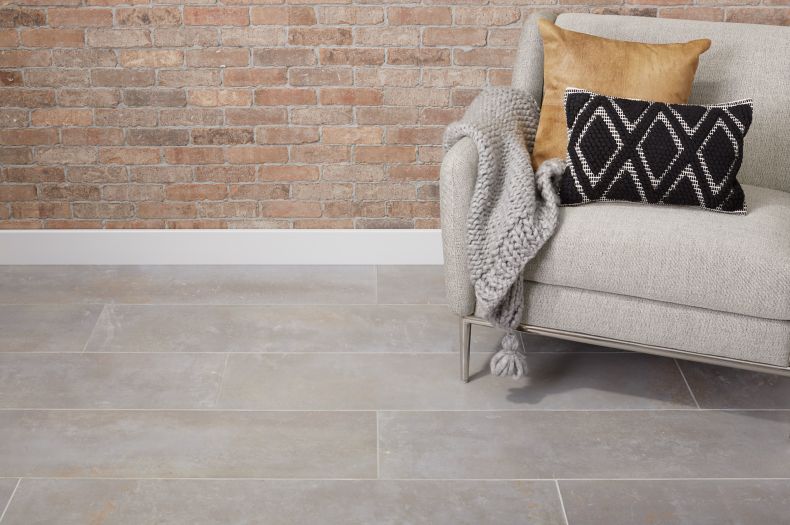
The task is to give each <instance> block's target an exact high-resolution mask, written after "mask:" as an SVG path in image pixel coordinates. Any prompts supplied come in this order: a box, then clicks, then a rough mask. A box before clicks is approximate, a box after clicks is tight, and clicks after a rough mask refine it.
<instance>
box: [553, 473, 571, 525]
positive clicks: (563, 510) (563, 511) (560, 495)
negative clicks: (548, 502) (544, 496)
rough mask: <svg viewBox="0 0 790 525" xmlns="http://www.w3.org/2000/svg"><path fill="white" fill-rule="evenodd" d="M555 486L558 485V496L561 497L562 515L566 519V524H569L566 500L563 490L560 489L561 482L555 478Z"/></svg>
mask: <svg viewBox="0 0 790 525" xmlns="http://www.w3.org/2000/svg"><path fill="white" fill-rule="evenodd" d="M554 486H556V487H557V496H559V498H560V508H561V509H562V517H563V519H564V520H565V525H569V523H568V514H567V513H566V512H565V502H564V501H562V491H561V490H560V482H559V480H556V479H555V480H554Z"/></svg>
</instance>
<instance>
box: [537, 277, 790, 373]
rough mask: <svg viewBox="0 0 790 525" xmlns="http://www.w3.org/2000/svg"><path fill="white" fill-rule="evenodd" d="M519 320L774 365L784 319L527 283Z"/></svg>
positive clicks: (782, 360) (784, 342)
mask: <svg viewBox="0 0 790 525" xmlns="http://www.w3.org/2000/svg"><path fill="white" fill-rule="evenodd" d="M525 294H526V300H525V302H526V308H525V315H524V324H530V325H534V326H541V327H545V328H555V329H559V330H568V331H572V332H579V333H583V334H590V335H597V336H601V337H608V338H611V339H620V340H622V341H629V342H633V343H642V344H648V345H654V346H661V347H665V348H672V349H675V350H685V351H688V352H700V350H704V352H702V353H704V354H705V355H713V356H722V357H730V358H734V359H742V360H745V361H752V362H755V363H765V364H770V365H777V366H785V367H786V366H788V364H790V322H788V321H776V320H770V319H760V318H757V317H750V316H745V315H738V314H732V313H726V312H716V311H713V310H706V309H704V308H694V307H691V306H683V305H677V304H671V303H662V302H660V301H650V300H647V299H639V298H636V297H626V296H623V295H615V294H609V293H604V292H593V291H590V290H580V289H578V288H568V287H563V286H552V285H547V284H539V283H531V282H528V283H527V286H526V290H525Z"/></svg>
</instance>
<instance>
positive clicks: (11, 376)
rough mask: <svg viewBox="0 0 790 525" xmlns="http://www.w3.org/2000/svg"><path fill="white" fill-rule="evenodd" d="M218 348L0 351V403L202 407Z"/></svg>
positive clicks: (208, 397)
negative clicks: (193, 350)
mask: <svg viewBox="0 0 790 525" xmlns="http://www.w3.org/2000/svg"><path fill="white" fill-rule="evenodd" d="M224 366H225V356H223V355H221V354H150V355H144V354H0V408H157V409H173V408H208V407H212V406H214V403H215V401H216V398H217V394H218V393H219V385H220V379H221V377H222V370H223V368H224Z"/></svg>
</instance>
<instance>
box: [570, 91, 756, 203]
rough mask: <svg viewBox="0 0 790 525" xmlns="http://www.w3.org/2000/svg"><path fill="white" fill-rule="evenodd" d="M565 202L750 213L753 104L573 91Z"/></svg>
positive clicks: (744, 101)
mask: <svg viewBox="0 0 790 525" xmlns="http://www.w3.org/2000/svg"><path fill="white" fill-rule="evenodd" d="M565 114H566V117H567V122H568V166H567V168H566V169H565V173H564V174H563V178H562V184H561V185H560V198H561V199H562V203H563V204H564V205H575V204H585V203H588V202H594V201H631V202H642V203H645V204H676V205H683V206H696V207H701V208H706V209H710V210H715V211H720V212H726V213H746V207H745V204H744V195H743V189H742V188H741V185H740V184H739V183H738V179H737V175H738V170H739V169H740V167H741V163H742V162H743V140H744V137H745V136H746V134H747V133H748V131H749V126H750V125H751V123H752V102H751V100H741V101H738V102H729V103H725V104H715V105H711V106H702V105H694V104H664V103H663V102H647V101H643V100H633V99H627V98H617V97H607V96H605V95H601V94H598V93H592V92H590V91H586V90H582V89H576V88H569V89H568V90H566V91H565Z"/></svg>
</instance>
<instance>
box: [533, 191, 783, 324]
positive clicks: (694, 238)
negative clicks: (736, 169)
mask: <svg viewBox="0 0 790 525" xmlns="http://www.w3.org/2000/svg"><path fill="white" fill-rule="evenodd" d="M744 192H745V193H746V203H747V205H748V207H749V213H748V214H747V215H728V214H723V213H715V212H709V211H702V210H698V209H691V208H683V207H674V206H645V205H642V204H626V203H614V202H601V203H595V204H591V205H588V206H580V207H574V208H561V210H560V225H559V227H558V228H557V231H556V233H555V234H554V236H553V237H552V238H551V239H550V240H549V242H548V243H546V245H545V246H544V247H543V249H542V250H541V251H540V252H539V253H538V256H537V257H535V259H533V260H532V261H530V263H529V264H528V265H527V267H526V269H525V278H526V279H527V280H528V281H534V282H538V283H544V284H553V285H559V286H568V287H574V288H580V289H584V290H592V291H597V292H607V293H614V294H620V295H626V296H631V297H639V298H643V299H651V300H656V301H664V302H669V303H675V304H680V305H686V306H694V307H700V308H707V309H710V310H717V311H722V312H730V313H735V314H741V315H749V316H753V317H760V318H764V319H777V320H790V193H785V192H782V191H778V190H771V189H766V188H760V187H756V186H748V185H744Z"/></svg>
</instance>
